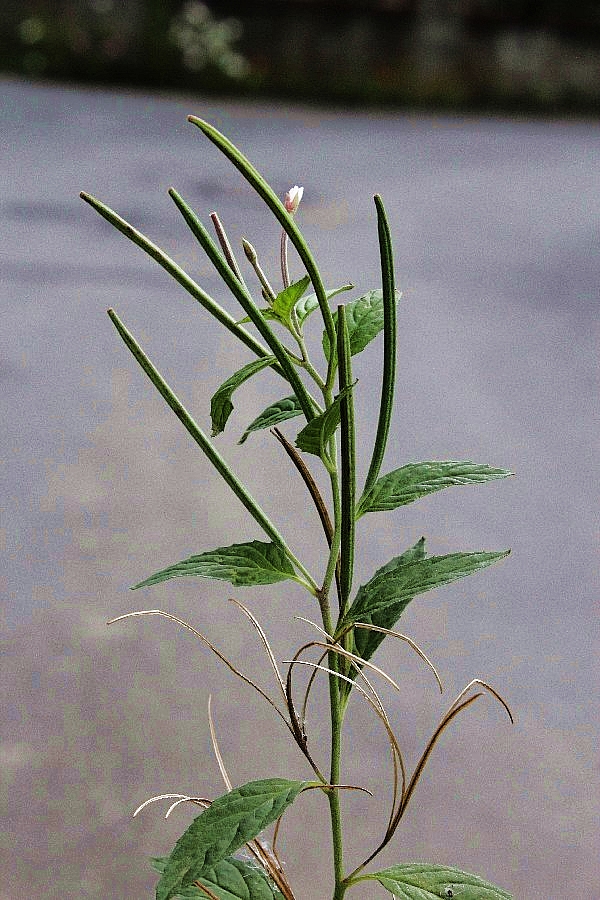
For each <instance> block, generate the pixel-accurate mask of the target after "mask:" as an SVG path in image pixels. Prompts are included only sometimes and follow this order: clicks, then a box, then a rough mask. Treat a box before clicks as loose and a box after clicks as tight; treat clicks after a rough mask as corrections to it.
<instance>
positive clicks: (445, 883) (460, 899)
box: [361, 863, 513, 900]
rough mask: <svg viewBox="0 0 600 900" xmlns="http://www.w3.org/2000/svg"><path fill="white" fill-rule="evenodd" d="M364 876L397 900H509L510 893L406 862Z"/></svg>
mask: <svg viewBox="0 0 600 900" xmlns="http://www.w3.org/2000/svg"><path fill="white" fill-rule="evenodd" d="M365 877H366V878H367V879H369V880H372V881H378V882H379V883H380V884H381V885H382V887H384V888H385V889H386V890H388V891H390V893H392V894H393V895H394V897H398V898H399V900H438V898H440V897H441V898H444V900H445V898H447V897H454V898H456V900H513V896H512V894H509V893H508V892H507V891H505V890H503V889H502V888H499V887H496V885H494V884H491V883H490V882H489V881H484V879H483V878H479V876H478V875H471V874H470V872H462V871H461V870H460V869H455V868H454V867H453V866H436V865H430V864H428V863H409V864H408V865H404V866H390V868H389V869H383V870H382V871H381V872H373V873H372V874H370V875H367V876H365ZM361 880H362V879H361Z"/></svg>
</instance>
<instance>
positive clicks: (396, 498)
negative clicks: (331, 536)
mask: <svg viewBox="0 0 600 900" xmlns="http://www.w3.org/2000/svg"><path fill="white" fill-rule="evenodd" d="M511 474H512V472H507V471H506V470H505V469H492V468H490V466H484V465H477V464H476V463H472V462H458V461H456V460H449V461H447V462H438V461H432V462H420V463H409V464H408V465H406V466H402V467H401V468H400V469H395V470H394V471H393V472H388V474H387V475H383V476H382V477H381V478H379V479H378V480H377V481H376V482H375V484H374V485H373V487H372V488H371V489H370V490H369V491H368V492H367V493H366V494H365V495H364V496H363V497H362V498H361V500H360V503H359V505H358V510H357V517H359V516H362V515H364V514H365V513H368V512H378V511H381V510H390V509H396V507H398V506H404V505H405V504H407V503H413V502H414V501H415V500H418V499H419V497H425V496H426V495H427V494H433V493H434V492H435V491H441V490H443V489H444V488H447V487H451V486H452V485H458V484H480V483H482V482H485V481H492V480H493V479H495V478H506V476H507V475H511Z"/></svg>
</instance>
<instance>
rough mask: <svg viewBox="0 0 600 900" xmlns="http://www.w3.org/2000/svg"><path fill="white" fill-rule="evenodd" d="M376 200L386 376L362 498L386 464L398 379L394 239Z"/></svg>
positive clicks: (384, 368)
mask: <svg viewBox="0 0 600 900" xmlns="http://www.w3.org/2000/svg"><path fill="white" fill-rule="evenodd" d="M374 199H375V206H376V208H377V232H378V236H379V255H380V260H381V283H382V288H383V376H382V381H381V401H380V406H379V421H378V423H377V432H376V435H375V443H374V445H373V454H372V457H371V464H370V466H369V471H368V473H367V478H366V481H365V486H364V488H363V493H362V497H364V496H365V494H366V493H367V491H369V490H370V488H372V487H373V485H374V484H375V482H376V480H377V476H378V475H379V470H380V468H381V463H382V462H383V456H384V454H385V448H386V444H387V439H388V434H389V429H390V421H391V418H392V410H393V406H394V384H395V380H396V330H397V329H396V290H395V286H394V258H393V250H392V239H391V236H390V229H389V225H388V221H387V217H386V214H385V208H384V206H383V201H382V199H381V197H380V196H379V194H375V198H374ZM362 497H361V499H362ZM359 507H360V502H359Z"/></svg>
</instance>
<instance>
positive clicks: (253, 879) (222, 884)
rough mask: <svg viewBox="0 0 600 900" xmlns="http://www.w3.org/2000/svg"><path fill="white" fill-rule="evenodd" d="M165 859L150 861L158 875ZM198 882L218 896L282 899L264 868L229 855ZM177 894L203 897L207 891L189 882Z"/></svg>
mask: <svg viewBox="0 0 600 900" xmlns="http://www.w3.org/2000/svg"><path fill="white" fill-rule="evenodd" d="M168 859H169V857H168V856H167V857H164V858H162V859H154V860H153V861H152V864H153V867H154V868H155V869H156V871H157V872H160V873H161V875H162V873H163V872H164V870H165V868H166V865H167V862H168ZM200 883H201V884H203V885H204V886H205V887H207V888H208V889H209V891H211V892H212V893H213V894H214V895H215V896H216V897H218V898H219V900H283V894H282V893H281V891H280V890H279V888H277V886H276V885H275V884H274V883H273V882H272V881H271V879H270V878H269V876H268V875H267V873H266V872H265V871H264V870H263V869H261V868H260V867H259V866H257V865H255V864H254V863H249V862H244V861H243V860H241V859H235V858H234V857H231V856H230V857H228V858H227V859H222V860H221V862H218V863H217V864H216V865H215V866H213V867H212V868H210V869H206V870H205V872H204V873H203V874H202V876H201V878H200ZM176 896H177V897H180V898H181V900H206V897H207V894H206V893H205V892H204V891H203V890H201V888H199V887H197V886H196V885H190V886H189V887H186V888H182V889H181V890H180V891H179V893H178V894H177V895H176Z"/></svg>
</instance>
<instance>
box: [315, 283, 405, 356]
mask: <svg viewBox="0 0 600 900" xmlns="http://www.w3.org/2000/svg"><path fill="white" fill-rule="evenodd" d="M400 297H401V294H400V292H399V291H396V300H397V301H398V300H399V299H400ZM345 312H346V325H347V326H348V338H349V341H350V355H351V356H355V355H356V354H357V353H360V352H361V350H364V349H365V347H366V346H367V344H369V343H370V342H371V341H372V340H373V338H376V337H377V335H378V334H379V332H380V331H382V330H383V292H382V291H381V290H376V291H369V292H368V293H367V294H364V295H363V296H362V297H359V298H358V299H357V300H351V301H350V303H347V304H346V307H345ZM333 321H334V323H335V326H336V329H337V311H336V312H335V313H334V314H333ZM323 352H324V353H325V356H326V358H327V359H329V354H330V347H329V338H328V336H327V332H323Z"/></svg>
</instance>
